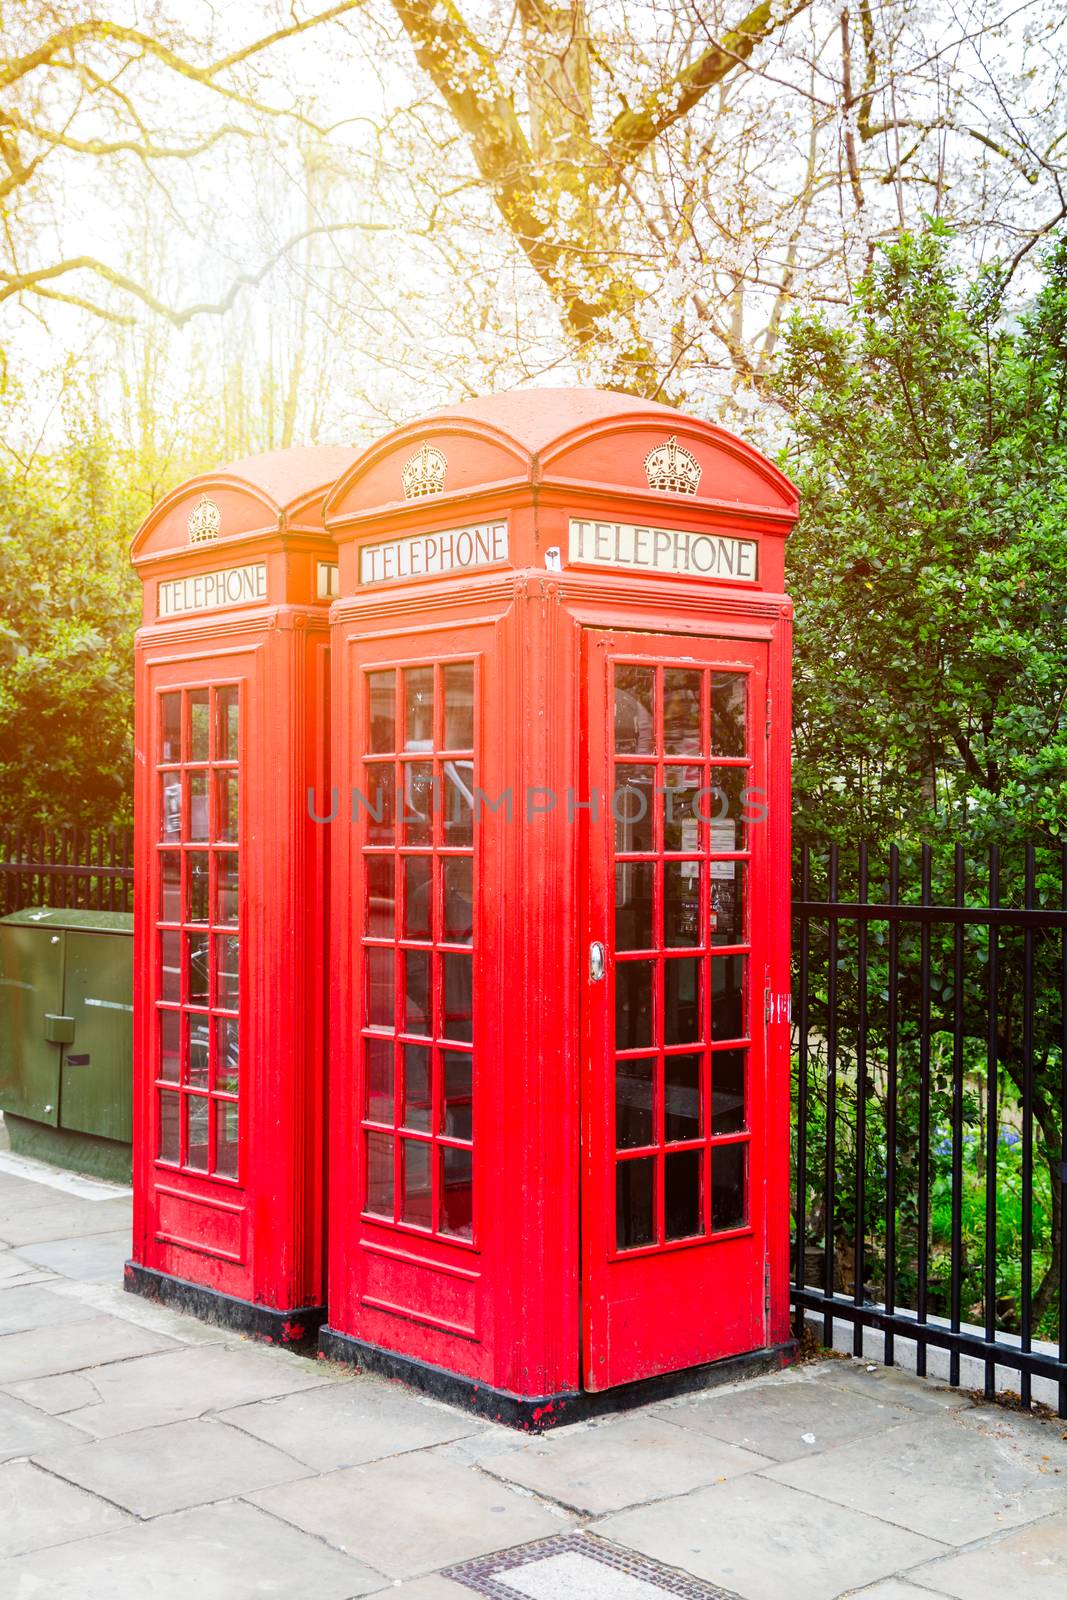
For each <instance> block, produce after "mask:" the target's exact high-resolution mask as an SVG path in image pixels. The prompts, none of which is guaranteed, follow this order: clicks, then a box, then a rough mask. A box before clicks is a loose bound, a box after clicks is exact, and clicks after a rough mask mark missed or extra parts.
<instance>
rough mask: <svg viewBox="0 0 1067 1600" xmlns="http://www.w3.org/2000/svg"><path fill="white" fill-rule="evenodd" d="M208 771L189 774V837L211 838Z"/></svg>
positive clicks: (198, 838) (197, 838)
mask: <svg viewBox="0 0 1067 1600" xmlns="http://www.w3.org/2000/svg"><path fill="white" fill-rule="evenodd" d="M207 776H208V775H207V773H206V772H190V774H189V838H190V839H196V840H201V839H209V838H210V837H211V829H210V827H209V823H208V811H207Z"/></svg>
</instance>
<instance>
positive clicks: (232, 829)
mask: <svg viewBox="0 0 1067 1600" xmlns="http://www.w3.org/2000/svg"><path fill="white" fill-rule="evenodd" d="M215 782H216V789H215V804H216V807H217V812H216V818H215V837H216V839H220V840H221V841H222V842H223V843H224V844H236V843H237V774H236V772H217V773H216V774H215Z"/></svg>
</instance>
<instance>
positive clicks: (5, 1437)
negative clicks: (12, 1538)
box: [0, 1394, 84, 1526]
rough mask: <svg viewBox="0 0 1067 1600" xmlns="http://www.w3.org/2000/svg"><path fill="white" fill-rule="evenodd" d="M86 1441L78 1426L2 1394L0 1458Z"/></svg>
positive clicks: (0, 1397)
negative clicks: (73, 1426) (75, 1426)
mask: <svg viewBox="0 0 1067 1600" xmlns="http://www.w3.org/2000/svg"><path fill="white" fill-rule="evenodd" d="M83 1442H84V1438H83V1435H81V1434H80V1433H79V1432H78V1429H77V1428H72V1427H71V1426H70V1425H69V1424H68V1423H66V1422H60V1421H59V1420H58V1419H57V1418H56V1417H50V1416H48V1415H47V1413H45V1412H43V1411H38V1410H37V1409H36V1407H35V1406H32V1405H27V1403H26V1402H25V1401H24V1400H19V1399H17V1398H16V1397H15V1396H14V1395H11V1394H0V1461H9V1460H10V1459H11V1458H12V1457H13V1456H33V1455H37V1454H38V1453H39V1452H40V1451H41V1450H51V1449H53V1448H57V1447H58V1446H60V1445H63V1444H75V1443H83ZM0 1526H2V1524H0Z"/></svg>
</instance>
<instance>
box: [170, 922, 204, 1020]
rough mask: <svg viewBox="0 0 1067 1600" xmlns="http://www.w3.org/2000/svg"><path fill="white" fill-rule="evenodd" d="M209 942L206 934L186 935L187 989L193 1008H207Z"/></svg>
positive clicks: (189, 1001)
mask: <svg viewBox="0 0 1067 1600" xmlns="http://www.w3.org/2000/svg"><path fill="white" fill-rule="evenodd" d="M164 937H166V936H165V935H164ZM207 941H208V936H207V934H206V933H187V934H186V935H185V988H186V996H187V998H188V1003H189V1004H190V1005H191V1006H206V1005H207V1001H208V946H207Z"/></svg>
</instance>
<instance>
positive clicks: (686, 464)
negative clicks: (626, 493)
mask: <svg viewBox="0 0 1067 1600" xmlns="http://www.w3.org/2000/svg"><path fill="white" fill-rule="evenodd" d="M702 471H703V468H702V467H701V465H700V462H699V461H698V460H697V458H696V456H692V455H690V454H689V451H688V450H683V448H682V446H681V445H680V444H679V443H678V439H677V436H676V435H675V434H673V433H672V434H671V436H670V438H669V439H668V440H667V443H666V444H658V445H656V447H655V449H653V450H650V451H649V452H648V455H647V456H646V457H645V473H646V475H647V477H648V487H649V488H650V489H671V490H673V491H674V493H675V494H696V492H697V486H698V484H699V483H700V474H701V472H702Z"/></svg>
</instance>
